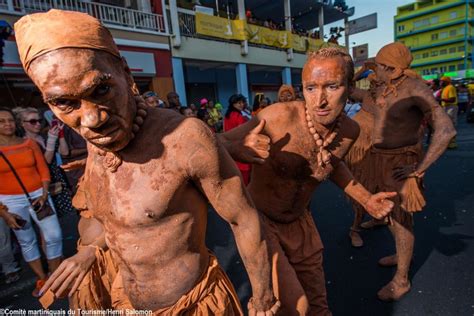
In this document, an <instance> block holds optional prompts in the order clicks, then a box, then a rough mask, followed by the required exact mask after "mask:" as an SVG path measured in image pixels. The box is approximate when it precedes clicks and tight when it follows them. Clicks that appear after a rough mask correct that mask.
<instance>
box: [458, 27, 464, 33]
mask: <svg viewBox="0 0 474 316" xmlns="http://www.w3.org/2000/svg"><path fill="white" fill-rule="evenodd" d="M458 33H459V35H464V34H465V33H466V29H465V28H464V27H461V28H459V30H458Z"/></svg>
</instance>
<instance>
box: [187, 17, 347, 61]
mask: <svg viewBox="0 0 474 316" xmlns="http://www.w3.org/2000/svg"><path fill="white" fill-rule="evenodd" d="M196 32H197V33H198V34H202V35H206V36H211V37H217V38H222V39H228V40H229V39H232V40H238V41H244V40H248V41H249V42H250V43H254V44H261V45H267V46H272V47H278V48H293V49H294V50H296V51H300V52H306V51H317V50H318V49H320V48H322V47H327V46H338V45H336V44H330V43H327V42H324V41H323V40H319V39H311V38H307V37H304V36H299V35H296V34H292V33H291V32H288V31H278V30H272V29H269V28H267V27H263V26H259V25H254V24H247V22H246V21H245V20H230V19H225V18H221V17H218V16H213V15H208V14H203V13H199V12H196Z"/></svg>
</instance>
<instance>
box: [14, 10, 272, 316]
mask: <svg viewBox="0 0 474 316" xmlns="http://www.w3.org/2000/svg"><path fill="white" fill-rule="evenodd" d="M15 34H16V39H17V44H18V50H19V54H20V59H21V62H22V64H23V67H24V69H25V71H26V72H27V74H28V75H29V76H30V77H31V79H32V80H33V82H34V83H35V84H36V86H37V87H38V88H39V89H40V91H41V93H42V95H43V98H44V101H45V102H46V103H47V104H48V105H49V106H50V108H51V110H52V111H53V112H54V113H55V115H56V116H57V117H58V118H59V119H61V120H62V121H63V122H64V123H66V124H67V125H69V126H70V127H72V128H73V129H74V130H76V131H77V132H78V133H79V134H80V135H82V136H83V137H84V138H85V139H86V140H87V142H88V149H89V156H88V158H87V165H86V171H85V174H84V179H83V183H82V186H83V188H84V190H85V198H86V202H87V203H86V204H87V206H88V208H89V210H91V211H92V212H93V218H92V220H95V221H98V222H99V223H100V224H101V225H102V227H103V231H104V236H105V242H106V245H107V246H108V248H109V249H110V250H111V253H112V256H113V258H114V261H115V262H116V264H117V266H118V272H117V276H116V277H115V279H114V282H113V284H112V288H111V300H112V306H113V307H114V308H116V309H139V310H151V311H153V312H155V313H156V314H159V315H175V314H182V313H186V314H188V313H189V314H206V315H207V314H209V315H211V314H212V315H240V314H242V311H241V308H240V304H239V301H238V299H237V296H236V294H235V291H234V289H233V287H232V284H231V283H230V281H229V280H228V278H227V276H226V275H225V273H224V271H223V270H222V269H221V268H220V266H219V264H218V262H217V259H216V258H215V257H214V256H213V255H212V254H210V253H209V251H208V249H207V248H206V245H205V243H204V239H205V232H206V220H207V201H208V199H209V201H210V202H211V204H212V205H213V206H214V208H215V209H216V210H217V212H218V213H219V214H220V215H221V216H222V217H223V218H225V219H226V220H227V221H228V222H229V223H230V225H231V228H232V230H233V232H234V236H235V239H236V243H237V247H238V249H239V251H240V254H241V256H242V259H243V261H244V264H245V267H246V269H247V272H248V274H249V278H250V282H251V285H252V291H253V298H252V299H251V303H250V304H249V309H250V312H251V313H256V312H262V313H264V312H266V313H267V314H266V315H273V314H274V313H275V312H276V311H277V310H278V306H279V302H278V301H276V299H275V298H274V296H273V292H272V289H271V281H270V276H271V275H270V265H269V256H268V250H267V245H266V241H265V239H264V238H263V237H262V231H261V227H260V226H261V224H260V221H259V217H258V213H257V212H256V210H255V209H254V208H253V204H252V202H251V200H250V198H249V197H248V194H247V193H246V191H245V188H244V186H243V185H242V180H241V178H240V177H239V172H238V170H237V168H236V167H235V165H234V164H233V162H232V160H231V158H230V157H229V155H228V154H227V152H226V151H225V150H224V149H223V148H222V147H221V146H220V145H219V144H218V143H217V141H216V139H215V138H214V136H213V134H212V133H211V132H210V131H209V130H208V129H207V128H206V127H205V126H204V125H203V124H202V123H201V122H199V121H198V120H196V119H184V118H183V117H182V116H180V115H178V114H176V113H175V112H173V111H166V110H161V109H152V108H150V107H148V106H146V104H145V103H144V101H143V99H142V98H141V97H140V96H139V95H138V91H137V89H136V88H135V85H134V82H133V79H132V77H131V74H130V71H129V69H128V67H127V65H126V63H125V62H124V60H123V59H122V58H121V57H120V55H119V51H118V49H117V47H116V46H115V44H114V42H113V39H112V36H111V34H110V32H109V31H108V30H107V29H106V28H105V27H104V26H102V25H101V24H100V22H99V21H98V20H96V19H95V18H93V17H91V16H88V15H86V14H83V13H78V12H70V11H60V10H51V11H49V12H48V13H38V14H32V15H27V16H25V17H23V18H21V19H20V20H19V21H18V22H17V23H16V24H15ZM44 34H48V36H44ZM96 233H97V234H98V236H97V237H99V236H100V233H101V232H100V229H97V230H96ZM89 234H91V233H89ZM87 238H89V242H90V239H93V238H92V237H91V236H90V235H89V236H87ZM99 242H100V241H96V242H93V243H91V244H90V245H91V246H92V247H88V248H95V246H99V247H100V245H98V243H99ZM75 273H78V272H77V270H76V272H74V273H72V274H68V273H65V274H62V273H60V275H59V276H58V275H56V276H54V278H55V282H54V283H53V284H52V287H55V289H57V290H58V291H57V292H56V293H57V294H58V295H60V294H61V293H62V292H63V291H64V290H65V289H64V288H62V289H59V288H58V287H56V286H57V285H58V284H63V285H64V284H66V285H70V284H68V283H69V282H70V280H71V279H75V278H76V277H77V275H76V274H75Z"/></svg>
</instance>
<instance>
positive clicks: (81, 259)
mask: <svg viewBox="0 0 474 316" xmlns="http://www.w3.org/2000/svg"><path fill="white" fill-rule="evenodd" d="M95 260H96V258H95V249H94V247H89V246H84V247H80V248H79V251H78V253H77V254H75V255H74V256H72V257H70V258H68V259H66V260H64V261H63V262H61V264H60V265H59V267H58V268H57V269H56V271H54V273H53V274H52V275H51V276H50V277H49V279H48V281H46V283H45V285H44V286H43V287H42V288H41V291H40V294H41V295H43V293H46V291H47V290H48V289H50V290H51V291H52V292H53V293H55V296H56V297H60V296H62V294H63V293H65V292H66V290H67V289H68V288H71V286H72V288H71V290H70V291H69V296H72V294H73V293H74V292H75V291H76V290H77V288H78V287H79V285H80V284H81V282H82V279H84V276H85V275H86V273H87V271H89V269H90V267H91V266H92V264H93V263H94V261H95Z"/></svg>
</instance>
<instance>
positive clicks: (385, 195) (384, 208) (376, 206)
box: [364, 192, 397, 219]
mask: <svg viewBox="0 0 474 316" xmlns="http://www.w3.org/2000/svg"><path fill="white" fill-rule="evenodd" d="M395 196H397V192H379V193H377V194H372V195H371V196H370V198H369V199H368V200H367V202H366V203H365V205H364V207H365V210H366V211H367V213H369V215H370V216H372V217H374V218H376V219H382V218H384V217H385V216H387V215H388V214H389V213H390V212H391V211H392V209H393V206H394V205H395V203H393V202H392V201H390V200H388V199H389V198H392V197H395Z"/></svg>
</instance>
